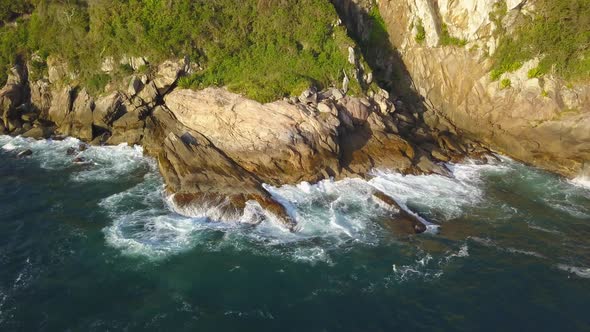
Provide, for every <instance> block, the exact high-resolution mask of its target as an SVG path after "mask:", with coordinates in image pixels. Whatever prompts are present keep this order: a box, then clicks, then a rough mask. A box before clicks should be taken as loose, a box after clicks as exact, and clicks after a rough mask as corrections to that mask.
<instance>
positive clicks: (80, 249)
mask: <svg viewBox="0 0 590 332" xmlns="http://www.w3.org/2000/svg"><path fill="white" fill-rule="evenodd" d="M76 145H77V142H76V141H75V140H71V139H69V140H66V141H63V142H47V141H39V142H33V141H27V140H24V139H20V138H17V139H14V138H9V137H0V330H1V331H64V330H71V331H103V330H128V331H137V330H142V331H143V330H155V331H177V330H191V331H192V330H199V331H209V330H214V331H237V330H239V331H275V330H282V331H417V330H428V331H431V330H438V331H474V330H477V331H532V330H535V331H556V330H559V331H589V330H590V315H588V314H587V311H588V307H587V306H588V304H590V240H589V239H590V190H588V189H585V188H584V187H583V186H581V185H579V184H577V183H570V182H568V181H565V180H562V179H560V178H557V177H555V176H552V175H549V174H546V173H543V172H540V171H536V170H534V169H531V168H528V167H526V166H523V165H520V164H517V163H515V162H512V161H510V160H504V161H503V162H501V163H495V164H493V165H473V164H464V165H454V166H452V167H453V173H454V175H455V178H454V179H447V178H443V177H439V176H406V177H403V176H401V175H398V174H393V173H387V172H378V173H376V174H375V178H373V179H372V180H371V181H369V182H365V181H361V180H347V181H341V182H336V183H335V182H329V181H326V182H323V183H320V184H318V185H314V186H311V185H308V184H305V183H303V184H300V185H298V186H285V187H282V188H269V189H270V190H271V191H272V192H273V194H274V195H275V196H276V197H277V198H279V199H281V200H282V201H283V202H285V204H287V205H288V206H289V208H290V210H291V212H292V213H293V214H294V215H295V216H296V219H297V220H298V222H299V223H300V225H301V230H300V232H298V233H297V234H291V233H289V232H287V231H286V230H284V229H282V228H281V226H280V224H279V223H276V222H274V221H273V218H272V216H268V215H266V214H265V212H264V211H262V210H261V209H260V207H259V206H257V205H256V204H251V205H249V206H248V208H247V210H246V212H245V214H244V215H243V216H236V218H235V219H236V220H234V221H230V222H225V223H219V222H212V221H211V219H212V218H213V219H215V213H216V211H215V208H214V207H201V208H195V209H193V210H191V211H178V212H182V213H183V214H191V215H193V217H184V216H182V215H180V214H177V213H174V212H172V211H171V209H172V208H173V207H169V206H168V204H167V199H166V198H165V197H163V196H162V181H161V179H160V177H159V175H158V174H157V172H156V170H155V166H154V163H153V162H152V161H150V160H148V159H145V158H143V157H142V155H141V151H140V150H139V149H133V148H126V147H112V148H106V147H101V148H91V149H90V150H87V151H85V152H83V155H84V156H85V157H86V158H88V159H92V160H93V162H94V163H95V165H92V166H80V165H73V164H72V163H71V158H72V157H70V156H66V150H67V148H68V147H69V146H76ZM23 148H30V149H32V150H33V155H32V156H31V157H30V158H25V159H18V158H15V154H16V152H17V151H19V150H21V149H23ZM374 187H376V188H379V189H381V190H383V191H384V192H386V193H388V194H390V195H392V196H393V197H395V198H396V199H397V200H398V201H400V202H402V203H404V204H407V205H408V206H409V207H410V208H412V209H414V210H417V211H420V213H421V214H422V215H423V216H425V217H427V218H429V219H431V220H434V221H437V222H439V223H441V227H439V228H431V229H430V230H429V232H428V233H426V234H422V235H418V236H406V235H403V234H397V233H396V227H395V226H392V225H391V224H388V222H387V221H386V220H387V218H386V216H387V213H388V212H387V211H386V210H384V209H383V208H382V207H381V206H380V205H379V204H378V203H377V202H375V201H373V199H372V196H371V189H372V188H374Z"/></svg>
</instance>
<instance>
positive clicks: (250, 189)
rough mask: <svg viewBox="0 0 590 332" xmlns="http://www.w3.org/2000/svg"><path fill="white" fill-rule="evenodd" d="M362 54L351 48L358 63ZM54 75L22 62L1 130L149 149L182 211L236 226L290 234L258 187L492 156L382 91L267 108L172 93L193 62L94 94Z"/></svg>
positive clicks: (0, 94) (237, 98) (436, 169)
mask: <svg viewBox="0 0 590 332" xmlns="http://www.w3.org/2000/svg"><path fill="white" fill-rule="evenodd" d="M355 56H356V55H355V54H354V51H353V50H352V49H351V62H355V59H354V58H355ZM48 66H49V68H48V76H47V77H44V78H41V79H38V80H31V79H29V70H28V68H29V66H28V65H27V64H26V63H23V64H20V65H17V66H15V67H14V68H13V70H12V72H11V74H10V75H9V80H8V83H7V84H6V86H5V87H4V88H3V89H2V90H0V106H1V109H0V110H1V112H0V114H1V115H2V121H1V123H0V133H9V134H11V135H23V136H25V137H33V138H49V137H51V138H53V139H59V138H60V137H63V136H65V135H69V136H75V137H77V138H80V139H81V140H83V141H86V142H88V143H90V144H112V145H115V144H121V143H127V144H130V145H133V144H140V145H143V147H144V150H145V152H146V153H148V154H149V155H151V156H153V157H155V158H156V159H157V161H158V164H159V167H160V170H161V173H162V175H163V178H164V180H165V183H166V186H167V191H168V193H169V194H170V195H171V196H170V200H171V202H173V203H174V206H175V207H176V209H177V211H178V212H179V213H185V214H191V211H193V209H194V208H195V207H198V206H203V205H214V206H216V207H217V208H218V211H219V214H218V215H216V216H215V219H218V220H228V219H232V218H233V219H235V216H236V214H240V213H241V212H242V210H243V209H244V207H245V205H246V203H247V202H248V201H257V202H258V204H260V206H261V207H262V208H264V210H265V211H266V212H268V213H270V214H272V215H274V216H276V217H279V219H280V220H282V221H283V222H284V224H285V226H286V227H287V228H288V229H291V230H294V229H295V227H296V224H295V222H294V221H293V219H292V218H291V216H289V214H288V213H287V211H286V210H285V208H284V207H283V206H282V205H281V204H280V203H278V202H277V201H275V200H274V198H273V197H272V196H271V195H270V194H269V193H268V192H267V191H266V189H264V186H263V184H270V185H275V186H278V185H282V184H287V183H298V182H301V181H309V182H316V181H319V180H322V179H327V178H335V179H339V178H343V177H350V176H359V177H366V176H368V174H369V172H370V171H371V170H372V169H374V168H385V169H391V170H395V171H399V172H404V173H439V174H446V173H447V171H446V169H445V168H444V166H443V165H442V164H441V162H445V161H449V160H459V159H461V158H463V157H464V156H465V155H466V154H467V153H469V152H470V153H472V154H483V153H485V152H486V150H485V149H483V148H481V147H480V146H479V145H478V144H476V143H469V144H464V143H461V142H460V140H459V139H457V137H455V136H454V135H453V134H452V133H450V132H448V131H439V130H436V131H432V130H430V128H429V127H428V126H427V125H426V124H425V123H424V122H423V121H422V119H421V118H420V117H417V116H415V115H414V114H412V112H411V111H409V109H408V108H407V107H405V106H404V105H403V104H401V103H398V104H397V105H396V104H394V103H392V102H391V101H390V99H389V96H388V94H387V92H385V91H383V90H380V89H376V91H372V92H369V94H368V95H366V96H350V95H347V93H346V90H345V89H340V88H337V87H332V88H329V89H326V90H323V91H316V90H315V89H313V88H310V89H308V90H306V91H304V92H303V93H302V94H301V95H300V96H299V97H291V98H285V99H283V100H278V101H275V102H271V103H266V104H263V103H259V102H256V101H253V100H250V99H247V98H245V97H243V96H241V95H239V94H235V93H232V92H229V91H228V90H226V89H224V88H213V87H211V88H206V89H203V90H198V91H197V90H190V89H181V88H179V87H177V82H178V80H179V78H180V77H182V76H183V75H186V74H187V73H188V72H189V71H190V70H191V64H190V62H189V60H188V59H181V60H173V61H172V60H169V61H165V62H163V63H161V64H160V65H158V66H155V68H156V69H155V70H154V71H153V72H151V73H147V74H141V75H140V74H132V75H129V76H128V77H125V78H124V79H122V81H121V82H118V83H120V84H113V85H112V86H111V87H110V88H109V89H107V91H105V92H104V93H102V94H100V95H96V96H92V95H91V94H90V93H89V92H88V91H87V89H85V88H84V87H80V86H70V85H69V84H68V82H69V80H68V77H70V75H71V74H70V73H69V72H68V71H67V69H64V68H67V65H66V64H64V63H61V62H60V61H57V60H56V59H51V58H50V59H49V61H48ZM107 69H108V68H107ZM356 77H358V78H357V79H359V80H364V78H363V75H356ZM345 83H346V82H345ZM363 83H366V82H363ZM345 85H346V84H345ZM121 87H126V88H125V89H122V88H121ZM76 161H78V162H80V161H79V160H76ZM376 195H381V196H383V195H382V194H380V193H378V192H376ZM381 200H385V201H386V202H389V204H390V205H395V202H394V201H393V200H391V199H389V200H387V199H385V198H384V197H383V198H382V199H381ZM395 211H403V210H401V209H399V207H396V209H395ZM400 213H401V212H400ZM404 220H408V218H407V216H406V217H404ZM412 223H413V226H412V229H415V230H419V231H420V230H424V227H423V225H422V224H421V223H420V222H418V221H416V220H414V221H412Z"/></svg>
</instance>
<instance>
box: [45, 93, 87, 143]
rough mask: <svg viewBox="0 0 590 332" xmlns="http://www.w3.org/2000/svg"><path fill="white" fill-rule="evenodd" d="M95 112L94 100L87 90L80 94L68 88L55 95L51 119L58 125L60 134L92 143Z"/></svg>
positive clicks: (50, 110)
mask: <svg viewBox="0 0 590 332" xmlns="http://www.w3.org/2000/svg"><path fill="white" fill-rule="evenodd" d="M93 110H94V99H93V98H92V97H91V96H90V95H89V94H88V92H87V91H86V89H82V90H80V91H79V92H78V91H77V90H76V89H73V88H69V87H66V88H64V89H63V90H61V91H59V92H57V93H55V94H54V96H53V99H52V104H51V107H50V108H49V119H50V120H51V121H53V122H54V123H55V124H56V125H57V131H58V132H59V133H61V134H63V135H68V136H75V137H78V138H80V139H81V140H84V141H91V140H92V138H93V133H92V121H93V116H92V111H93Z"/></svg>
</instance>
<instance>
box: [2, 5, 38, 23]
mask: <svg viewBox="0 0 590 332" xmlns="http://www.w3.org/2000/svg"><path fill="white" fill-rule="evenodd" d="M32 9H33V6H32V4H31V2H30V1H23V0H0V25H4V24H6V23H8V22H10V21H12V20H14V19H16V18H17V17H19V16H21V15H23V14H25V13H27V12H30V11H31V10H32Z"/></svg>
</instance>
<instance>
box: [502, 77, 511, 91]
mask: <svg viewBox="0 0 590 332" xmlns="http://www.w3.org/2000/svg"><path fill="white" fill-rule="evenodd" d="M510 87H512V82H511V81H510V79H508V78H505V79H503V80H502V81H500V89H502V90H504V89H508V88H510Z"/></svg>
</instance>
